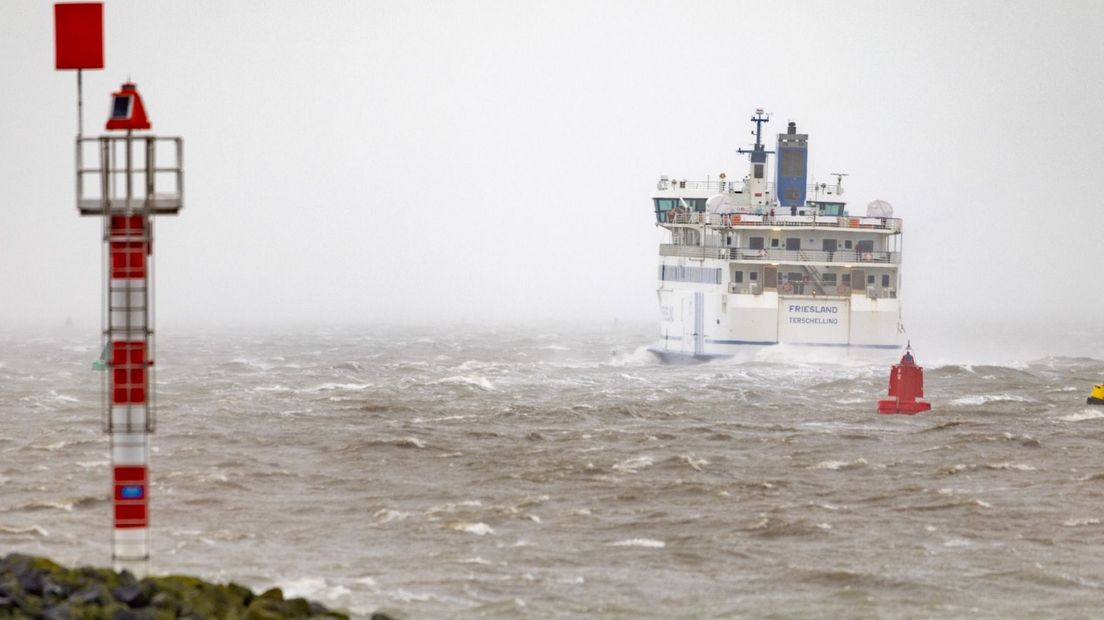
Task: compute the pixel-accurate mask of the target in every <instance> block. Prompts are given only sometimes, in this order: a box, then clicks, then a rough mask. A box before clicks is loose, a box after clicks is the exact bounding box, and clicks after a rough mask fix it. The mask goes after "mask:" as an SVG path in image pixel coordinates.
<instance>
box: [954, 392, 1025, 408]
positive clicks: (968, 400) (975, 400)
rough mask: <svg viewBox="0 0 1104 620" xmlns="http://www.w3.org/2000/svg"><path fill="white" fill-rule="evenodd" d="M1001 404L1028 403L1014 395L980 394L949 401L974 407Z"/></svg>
mask: <svg viewBox="0 0 1104 620" xmlns="http://www.w3.org/2000/svg"><path fill="white" fill-rule="evenodd" d="M1002 402H1010V403H1026V402H1029V401H1028V399H1026V398H1024V397H1023V396H1017V395H1015V394H982V395H980V396H963V397H962V398H956V399H954V400H952V401H951V404H952V405H965V406H970V407H976V406H978V405H984V404H985V403H1002Z"/></svg>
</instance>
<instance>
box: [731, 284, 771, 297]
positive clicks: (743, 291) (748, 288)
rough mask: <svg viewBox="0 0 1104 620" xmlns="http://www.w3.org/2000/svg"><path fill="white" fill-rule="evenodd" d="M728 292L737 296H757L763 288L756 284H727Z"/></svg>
mask: <svg viewBox="0 0 1104 620" xmlns="http://www.w3.org/2000/svg"><path fill="white" fill-rule="evenodd" d="M728 292H729V293H735V294H737V295H759V294H761V293H762V292H763V287H761V286H759V283H758V282H729V283H728Z"/></svg>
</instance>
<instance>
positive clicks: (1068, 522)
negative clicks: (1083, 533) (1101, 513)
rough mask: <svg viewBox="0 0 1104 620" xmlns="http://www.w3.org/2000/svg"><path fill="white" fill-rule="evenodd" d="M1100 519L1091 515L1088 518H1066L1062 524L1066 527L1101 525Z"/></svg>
mask: <svg viewBox="0 0 1104 620" xmlns="http://www.w3.org/2000/svg"><path fill="white" fill-rule="evenodd" d="M1099 524H1100V519H1096V518H1092V517H1089V518H1087V519H1066V520H1065V521H1063V522H1062V525H1064V526H1066V527H1078V526H1081V525H1099Z"/></svg>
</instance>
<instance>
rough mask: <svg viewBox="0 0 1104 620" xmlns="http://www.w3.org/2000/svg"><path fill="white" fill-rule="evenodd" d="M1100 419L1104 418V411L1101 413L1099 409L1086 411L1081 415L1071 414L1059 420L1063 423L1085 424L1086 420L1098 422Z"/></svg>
mask: <svg viewBox="0 0 1104 620" xmlns="http://www.w3.org/2000/svg"><path fill="white" fill-rule="evenodd" d="M1098 418H1104V411H1099V410H1097V409H1086V410H1084V411H1082V412H1081V413H1071V414H1069V415H1064V416H1062V417H1060V418H1058V419H1059V420H1061V421H1063V422H1083V421H1085V420H1096V419H1098Z"/></svg>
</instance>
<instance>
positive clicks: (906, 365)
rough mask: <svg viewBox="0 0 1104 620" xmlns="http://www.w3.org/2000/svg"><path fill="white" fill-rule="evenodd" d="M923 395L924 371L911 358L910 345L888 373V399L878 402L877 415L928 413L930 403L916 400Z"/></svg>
mask: <svg viewBox="0 0 1104 620" xmlns="http://www.w3.org/2000/svg"><path fill="white" fill-rule="evenodd" d="M923 395H924V369H923V367H921V366H917V365H916V360H915V359H914V358H913V357H912V345H911V343H910V344H909V346H908V347H907V348H906V349H905V354H904V355H903V356H901V362H900V363H899V364H894V365H893V368H891V369H890V371H889V396H890V398H888V399H885V400H879V401H878V413H884V414H892V413H902V414H905V415H915V414H917V413H920V412H921V411H930V410H931V403H929V402H925V401H922V400H918V399H919V398H920V397H922V396H923Z"/></svg>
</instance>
